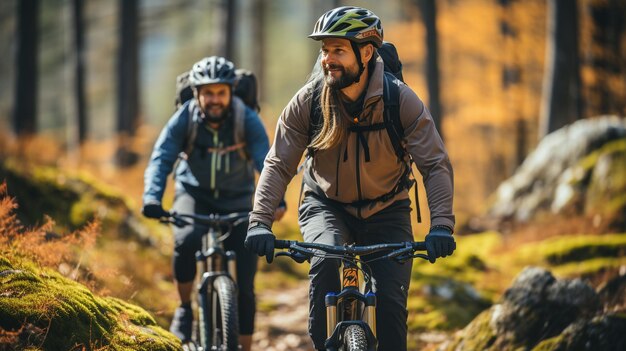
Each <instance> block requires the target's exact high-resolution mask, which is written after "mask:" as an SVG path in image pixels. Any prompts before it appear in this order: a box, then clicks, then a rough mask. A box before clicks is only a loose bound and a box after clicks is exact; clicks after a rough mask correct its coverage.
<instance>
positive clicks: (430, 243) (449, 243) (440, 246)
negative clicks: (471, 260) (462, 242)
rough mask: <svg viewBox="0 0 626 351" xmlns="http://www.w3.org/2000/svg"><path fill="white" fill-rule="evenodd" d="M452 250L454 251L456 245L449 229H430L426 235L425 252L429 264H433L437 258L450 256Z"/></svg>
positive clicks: (441, 227) (439, 227)
mask: <svg viewBox="0 0 626 351" xmlns="http://www.w3.org/2000/svg"><path fill="white" fill-rule="evenodd" d="M454 249H456V243H455V242H454V237H453V236H452V232H451V231H450V229H448V228H446V227H443V226H434V227H432V228H430V233H428V235H426V251H427V252H428V260H429V261H430V263H435V260H436V259H437V258H438V257H446V256H450V255H452V253H453V252H454Z"/></svg>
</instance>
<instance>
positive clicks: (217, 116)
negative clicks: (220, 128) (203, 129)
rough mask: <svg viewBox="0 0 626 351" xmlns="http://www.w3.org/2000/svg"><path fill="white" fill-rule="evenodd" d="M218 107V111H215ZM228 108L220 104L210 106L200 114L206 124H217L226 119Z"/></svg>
mask: <svg viewBox="0 0 626 351" xmlns="http://www.w3.org/2000/svg"><path fill="white" fill-rule="evenodd" d="M216 107H218V108H219V109H216ZM228 110H229V109H228V106H225V105H222V104H211V105H208V106H206V107H205V108H204V109H203V110H202V112H203V113H204V119H205V120H206V121H207V122H211V123H217V122H221V121H223V120H225V119H226V117H228V115H229V111H228Z"/></svg>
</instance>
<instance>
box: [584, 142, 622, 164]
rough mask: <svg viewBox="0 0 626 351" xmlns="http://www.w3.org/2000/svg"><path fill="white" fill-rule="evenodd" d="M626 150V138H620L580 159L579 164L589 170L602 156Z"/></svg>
mask: <svg viewBox="0 0 626 351" xmlns="http://www.w3.org/2000/svg"><path fill="white" fill-rule="evenodd" d="M619 152H626V140H625V139H618V140H615V141H611V142H608V143H606V144H604V145H603V146H602V147H601V148H599V149H597V150H594V151H593V152H591V153H590V154H589V155H587V156H585V157H584V158H583V159H581V160H580V161H578V166H579V167H582V168H583V169H584V170H586V171H589V170H591V169H592V168H593V167H595V165H596V164H597V163H598V160H599V159H600V157H601V156H603V155H606V154H612V153H619Z"/></svg>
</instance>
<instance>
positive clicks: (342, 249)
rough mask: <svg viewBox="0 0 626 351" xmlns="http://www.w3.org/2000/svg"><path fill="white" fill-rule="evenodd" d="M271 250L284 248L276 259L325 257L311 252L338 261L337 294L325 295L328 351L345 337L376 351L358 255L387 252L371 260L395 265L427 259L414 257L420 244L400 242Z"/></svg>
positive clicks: (371, 302)
mask: <svg viewBox="0 0 626 351" xmlns="http://www.w3.org/2000/svg"><path fill="white" fill-rule="evenodd" d="M275 247H276V248H278V249H281V248H282V249H288V251H282V252H279V253H277V254H276V256H289V257H291V258H292V259H293V260H294V261H296V262H298V263H302V262H304V261H305V260H306V259H310V258H311V257H313V256H318V257H324V258H326V257H327V256H325V255H323V254H318V253H316V252H315V250H320V251H321V252H324V253H326V254H330V256H328V258H341V259H342V261H343V267H342V277H341V291H340V292H339V293H332V292H331V293H328V294H326V296H325V303H326V335H327V339H326V343H325V348H326V349H327V350H329V351H337V350H339V349H340V348H341V347H342V344H343V342H344V340H343V339H344V338H346V337H347V335H348V334H350V335H351V336H353V337H355V338H354V339H352V340H356V339H360V341H363V342H364V343H366V344H360V345H361V346H363V345H364V346H366V347H367V350H371V351H374V350H376V345H377V343H378V341H377V339H376V295H375V294H374V293H373V292H372V286H371V280H370V279H367V278H368V277H369V276H368V275H367V272H366V271H365V270H363V269H361V268H360V267H359V263H362V264H366V263H367V262H365V261H362V260H361V259H360V256H363V255H367V254H371V253H375V252H380V251H389V253H388V254H386V255H385V256H382V257H379V258H376V259H374V260H378V259H393V260H396V261H398V262H405V261H407V260H409V259H412V258H416V257H419V258H423V259H428V256H426V255H424V254H414V253H415V251H419V250H421V251H424V250H426V245H425V243H424V242H402V243H390V244H378V245H370V246H350V245H344V246H331V245H324V244H316V243H305V242H296V241H285V240H276V242H275ZM372 261H373V260H370V261H368V262H372ZM359 270H361V271H363V273H364V278H365V279H364V280H365V284H364V287H363V290H361V289H360V287H361V284H360V282H359ZM351 326H358V327H357V329H360V331H358V333H354V332H355V331H356V330H354V329H353V328H351V329H353V330H352V331H348V329H349V328H350V327H351ZM363 334H364V335H363ZM363 339H365V340H363ZM348 349H350V347H348ZM359 349H360V348H359Z"/></svg>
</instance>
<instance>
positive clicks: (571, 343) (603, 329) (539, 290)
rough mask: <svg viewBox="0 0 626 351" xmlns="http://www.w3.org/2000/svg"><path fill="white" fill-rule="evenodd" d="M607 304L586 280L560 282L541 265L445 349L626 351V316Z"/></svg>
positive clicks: (517, 281)
mask: <svg viewBox="0 0 626 351" xmlns="http://www.w3.org/2000/svg"><path fill="white" fill-rule="evenodd" d="M617 291H619V289H618V290H617ZM622 298H623V297H622ZM602 307H603V306H602V305H601V299H600V297H599V295H598V294H597V293H596V292H595V291H594V290H593V288H591V286H589V285H588V284H586V283H585V282H583V281H582V280H580V279H574V280H558V279H555V278H554V276H553V275H552V274H551V273H550V272H549V271H546V270H544V269H542V268H527V269H525V270H524V271H523V272H522V273H520V275H519V276H518V277H517V278H516V279H515V281H514V283H513V285H512V286H511V287H510V288H509V289H508V290H507V291H506V293H505V294H504V296H503V299H502V301H501V302H500V303H499V304H496V305H494V306H492V307H491V308H490V309H489V310H487V311H485V312H483V313H481V314H480V315H479V316H478V317H477V318H476V319H474V321H472V322H471V323H470V324H469V325H468V326H467V327H466V328H465V329H464V330H463V331H462V333H460V334H459V336H458V337H457V338H456V339H455V340H454V341H453V342H451V343H449V344H447V345H444V346H443V347H442V350H454V351H464V350H468V351H469V350H493V351H496V350H503V351H506V350H519V349H522V350H537V351H538V350H543V351H548V350H552V351H556V350H623V349H624V348H623V345H625V343H626V335H625V334H624V333H623V331H624V330H625V329H624V326H626V314H624V311H610V312H607V310H606V308H602ZM620 313H621V314H620ZM609 341H610V344H609V343H608V342H609ZM607 345H617V346H619V345H622V346H621V347H619V348H614V347H615V346H610V347H607Z"/></svg>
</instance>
